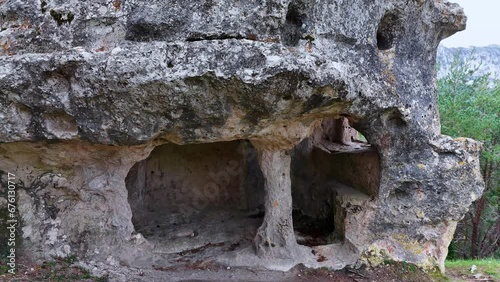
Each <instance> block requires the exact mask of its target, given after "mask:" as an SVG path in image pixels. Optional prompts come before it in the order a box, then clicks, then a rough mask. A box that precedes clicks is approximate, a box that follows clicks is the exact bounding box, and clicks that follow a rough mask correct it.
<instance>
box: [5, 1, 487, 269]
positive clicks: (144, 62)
mask: <svg viewBox="0 0 500 282" xmlns="http://www.w3.org/2000/svg"><path fill="white" fill-rule="evenodd" d="M465 20H466V17H465V15H464V14H463V11H462V9H461V8H460V7H459V6H458V5H456V4H451V3H448V2H447V1H444V0H411V1H400V0H385V1H364V0H353V1H342V0H335V1H329V0H328V1H327V0H315V1H305V0H291V1H290V0H270V1H228V0H219V1H215V0H197V1H156V0H155V1H139V0H112V1H111V0H110V1H103V0H94V1H59V0H42V1H38V0H37V1H34V0H33V1H21V0H3V1H2V0H0V46H1V47H2V48H0V119H1V122H0V142H1V143H0V172H2V175H5V173H7V172H12V173H15V174H16V176H17V181H18V190H19V199H18V202H19V212H20V214H21V216H22V217H23V220H24V227H23V237H24V246H25V249H26V250H27V251H28V252H31V253H33V254H35V255H36V256H48V255H60V256H65V255H69V254H77V255H79V256H80V257H81V258H88V259H93V258H106V257H107V256H108V255H110V254H115V256H117V259H118V260H124V261H127V262H130V263H133V260H132V259H130V256H131V255H130V253H134V252H136V253H141V252H142V253H141V256H142V257H147V255H145V254H147V252H148V249H147V247H144V245H140V244H139V245H134V244H133V240H135V239H134V238H136V239H137V238H140V236H139V237H138V235H133V231H134V225H133V223H132V214H133V213H134V210H133V209H135V208H136V207H137V206H140V205H139V204H140V203H137V202H134V200H135V199H134V198H131V194H128V192H130V193H131V191H135V190H133V189H132V188H133V187H132V188H131V187H130V185H133V184H130V185H128V184H129V183H139V182H140V183H142V184H144V182H141V180H140V179H141V176H140V173H148V171H141V170H137V166H140V164H141V161H142V160H144V159H146V158H147V156H148V155H149V153H150V152H151V151H152V150H153V148H154V147H156V146H159V145H161V144H165V143H175V144H177V145H186V144H199V143H213V142H222V141H233V140H250V141H251V143H252V144H257V145H256V146H255V148H253V149H251V150H252V152H254V153H253V154H254V156H253V157H252V158H250V160H249V159H245V158H246V157H242V158H239V157H234V159H235V160H237V161H238V162H239V163H238V166H241V169H242V170H243V171H244V172H243V174H241V175H238V179H237V180H236V179H235V180H234V181H233V180H231V181H233V182H232V184H231V185H232V186H231V187H232V188H231V189H233V188H234V189H236V190H234V191H240V190H238V189H244V190H245V189H246V190H245V191H247V193H246V195H247V196H245V197H247V198H245V199H243V200H244V201H248V202H250V203H259V201H260V199H258V198H260V196H259V197H256V196H255V195H252V192H251V191H252V190H251V189H249V188H248V187H250V186H252V185H253V186H255V187H258V188H259V189H260V190H259V189H257V188H255V193H261V192H258V191H265V192H266V196H265V197H264V198H265V199H263V200H262V203H264V207H265V216H264V222H263V225H262V226H261V228H259V229H258V231H257V230H256V232H257V237H256V239H255V244H254V247H255V250H254V252H253V253H252V254H253V256H262V257H265V258H266V260H265V263H261V264H263V265H262V266H264V267H270V268H279V269H283V268H285V269H286V267H290V266H292V265H293V264H295V263H299V262H304V263H306V264H307V265H310V266H329V267H335V268H341V267H344V266H345V265H347V264H350V265H354V264H355V263H356V261H358V262H370V263H377V262H380V261H381V260H383V259H396V260H405V261H409V262H413V263H417V264H419V265H422V266H425V267H429V268H430V267H434V266H439V267H440V268H443V267H444V266H443V261H444V258H445V256H446V253H447V251H446V249H447V246H448V244H449V242H450V240H451V236H452V233H453V230H454V228H455V225H456V222H457V221H458V220H460V219H461V217H462V216H463V214H464V213H465V211H466V210H467V208H468V207H469V205H470V204H471V202H472V201H474V200H475V199H476V198H478V197H479V196H480V195H481V193H482V189H483V184H482V180H481V176H480V173H479V161H478V152H479V150H480V144H478V143H476V142H475V141H473V140H470V139H457V140H453V139H451V138H449V137H446V136H442V135H440V123H439V114H438V109H437V105H436V95H437V93H436V77H435V68H434V66H435V58H436V48H437V46H438V44H439V42H440V40H442V39H443V38H445V37H447V36H450V35H452V34H453V33H455V32H457V31H459V30H462V29H464V28H465ZM341 118H342V119H341ZM328 120H330V121H332V120H333V121H334V123H337V125H343V126H346V127H347V126H348V127H350V126H352V127H354V128H355V129H356V130H358V131H360V132H362V133H363V135H364V136H365V137H366V139H367V140H368V141H369V143H370V145H371V146H368V145H366V144H364V145H363V144H361V143H358V142H356V140H355V137H356V136H355V132H353V131H351V132H350V135H343V134H344V133H345V132H344V133H342V132H343V131H342V130H340V131H337V132H336V131H335V130H333V131H331V132H327V131H322V127H321V126H322V124H325V122H327V121H328ZM335 120H337V121H335ZM315 132H316V133H315ZM318 132H319V133H318ZM323 133H324V134H323ZM318 136H319V137H318ZM328 136H329V137H328ZM346 136H348V138H345V137H346ZM318 138H320V139H321V138H323V139H322V141H321V140H319V139H318ZM241 142H247V141H241ZM301 142H302V143H301ZM247 143H248V142H247ZM299 143H300V144H301V145H299ZM221 144H223V143H221ZM297 145H299V146H297ZM189 146H191V145H189ZM200 146H203V145H200ZM215 146H222V147H225V146H224V145H220V144H219V145H215ZM246 146H250V145H248V144H247V145H246ZM250 147H251V146H250ZM204 148H205V150H208V151H209V150H210V149H209V147H204ZM357 149H362V150H364V152H362V153H356V152H355V150H357ZM185 150H186V152H188V153H189V148H188V147H186V149H185ZM227 150H231V146H227ZM253 150H256V151H253ZM208 151H207V152H208ZM335 153H339V155H330V154H335ZM231 154H233V153H228V156H232V155H231ZM173 155H175V154H173ZM171 156H172V155H168V156H166V157H165V156H163V157H158V158H159V159H162V158H163V159H167V160H169V158H170V157H171ZM247 157H248V155H247ZM255 157H257V159H255ZM186 159H188V160H189V158H186ZM210 159H215V157H207V158H206V160H207V161H209V160H210ZM222 159H223V158H221V159H220V160H222ZM294 160H295V161H294ZM191 161H194V160H191ZM136 163H139V164H137V165H136V168H134V169H132V172H131V174H129V172H130V169H131V168H132V167H133V166H134V164H136ZM257 163H258V164H259V165H260V170H259V168H258V167H257ZM173 164H174V163H171V164H167V165H165V164H163V165H158V166H157V168H158V170H161V171H159V173H165V174H168V173H169V171H167V170H168V169H167V168H168V167H169V165H173ZM213 164H214V168H220V167H224V165H223V164H220V163H219V164H218V163H217V162H216V160H214V163H213ZM290 166H291V169H290ZM188 167H189V166H188ZM193 167H196V164H194V165H193ZM349 167H352V169H350V168H349ZM155 173H156V172H155ZM318 173H319V174H318ZM127 174H129V178H130V177H132V178H134V179H132V180H131V182H127V185H126V182H125V179H126V177H127ZM138 175H139V176H138ZM181 175H184V178H183V179H184V180H186V179H188V178H189V177H191V178H193V177H194V180H195V181H194V182H193V187H195V186H197V185H198V186H199V185H203V183H202V182H204V180H203V178H198V179H196V177H195V176H187V175H188V174H187V173H181ZM174 176H176V175H175V173H174V175H170V176H169V177H170V178H172V177H174ZM137 179H139V180H137ZM164 179H168V177H166V178H164ZM183 179H180V180H179V181H182V180H183ZM2 181H4V178H2ZM134 181H139V182H134ZM196 181H198V182H196ZM315 181H319V182H320V183H319V184H318V185H316V184H315V183H316V182H315ZM339 182H340V183H342V184H340V183H339ZM145 183H148V182H145ZM299 183H301V185H299ZM4 184H5V183H4V182H2V190H0V193H2V194H1V195H3V193H4V190H5V186H4ZM142 184H141V185H142ZM137 185H139V184H137ZM238 185H241V186H240V187H238ZM245 185H246V186H245ZM346 185H347V186H346ZM127 186H129V187H128V188H129V190H128V192H127ZM139 186H140V185H139ZM160 186H161V185H160ZM160 186H158V187H160ZM167 186H168V185H166V186H164V187H167ZM233 186H234V187H233ZM348 186H349V187H348ZM134 187H135V188H137V187H136V186H134ZM242 187H243V188H242ZM245 187H247V188H245ZM346 187H347V188H346ZM130 189H132V190H130ZM165 189H168V187H167V188H165ZM188 189H189V187H188ZM264 189H265V190H264ZM308 189H311V190H308ZM248 191H250V192H248ZM164 192H165V191H163V192H161V193H164ZM167 193H168V192H167ZM292 195H304V197H305V198H304V199H308V201H305V200H304V199H302V200H298V199H293V197H292ZM251 197H254V199H250V198H251ZM219 200H220V199H219ZM149 201H150V202H151V201H153V200H149ZM0 203H2V201H0ZM218 203H219V204H220V205H221V204H222V202H221V201H219V202H218ZM136 204H137V205H136ZM155 204H159V203H155ZM131 205H132V209H131ZM250 206H252V205H250ZM257 206H258V204H255V205H253V206H252V208H255V207H257ZM296 207H297V208H299V209H301V210H302V212H304V213H309V216H313V217H317V218H324V217H327V213H328V212H325V211H329V212H330V213H332V214H334V216H333V217H334V220H333V221H334V222H335V225H336V232H337V233H342V234H341V235H342V236H341V237H342V240H343V243H341V244H340V245H339V244H337V245H335V244H332V245H331V246H330V247H328V246H318V247H316V249H315V251H316V253H323V254H326V258H327V260H326V261H319V260H317V259H316V258H314V257H307V256H306V255H302V254H303V253H302V251H301V250H303V247H304V246H298V245H297V242H296V241H295V240H296V238H295V237H294V236H295V235H294V232H293V231H294V230H293V224H292V222H291V219H292V214H291V213H292V208H296ZM2 208H3V207H2ZM332 209H334V210H332ZM332 224H334V223H332ZM130 240H132V241H130ZM273 245H274V246H275V247H276V248H275V247H273ZM134 248H135V249H134ZM141 248H142V249H141ZM273 248H275V249H273ZM132 249H133V250H135V251H131V250H132ZM139 249H140V250H139ZM117 250H118V251H117ZM119 250H121V251H119ZM124 250H128V251H124ZM116 254H118V255H116ZM343 255H345V256H343ZM308 256H312V255H310V252H309V253H308ZM241 257H244V255H243V254H242V253H239V254H238V255H237V256H236V258H241ZM273 259H276V261H282V259H288V262H287V264H286V265H287V266H283V265H281V266H276V265H273ZM221 261H224V260H223V259H221ZM254 261H255V260H252V259H248V260H246V259H235V260H226V262H227V263H230V264H239V265H241V264H245V262H247V263H251V262H254ZM143 263H144V261H143ZM256 264H258V263H256Z"/></svg>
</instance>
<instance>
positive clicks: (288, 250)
mask: <svg viewBox="0 0 500 282" xmlns="http://www.w3.org/2000/svg"><path fill="white" fill-rule="evenodd" d="M254 145H255V147H256V149H257V156H258V161H259V165H260V168H261V170H262V174H263V176H264V179H265V198H264V206H265V216H264V221H263V223H262V225H261V226H260V227H259V229H258V230H257V235H256V236H255V240H254V243H255V248H256V252H257V255H258V256H260V257H270V258H283V259H285V258H292V257H293V256H294V255H296V254H297V251H298V244H297V240H296V239H295V235H294V232H293V222H292V191H291V179H290V160H291V158H290V155H289V153H288V151H287V150H284V149H276V148H269V147H265V146H262V145H260V144H255V143H254Z"/></svg>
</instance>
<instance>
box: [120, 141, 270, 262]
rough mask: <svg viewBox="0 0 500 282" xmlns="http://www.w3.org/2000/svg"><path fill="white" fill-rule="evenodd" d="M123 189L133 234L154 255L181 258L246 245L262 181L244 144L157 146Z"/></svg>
mask: <svg viewBox="0 0 500 282" xmlns="http://www.w3.org/2000/svg"><path fill="white" fill-rule="evenodd" d="M126 186H127V190H128V199H129V203H130V206H131V209H132V222H133V224H134V227H135V230H136V231H137V232H139V233H141V234H142V235H143V236H144V237H145V238H146V239H148V241H149V242H150V243H152V244H154V246H155V252H157V253H163V254H176V253H177V254H179V253H180V254H181V255H183V259H188V258H189V256H190V255H195V254H196V255H197V256H199V255H200V254H202V255H203V254H204V255H206V256H213V255H214V254H215V253H216V252H226V251H232V250H235V249H237V248H243V247H245V246H248V245H250V244H251V242H252V241H253V239H254V236H255V233H256V230H257V228H258V227H259V226H260V224H261V223H262V220H263V216H264V211H263V200H264V188H263V187H264V180H263V176H262V173H261V170H260V168H259V166H258V163H257V158H256V153H255V150H254V148H253V147H252V145H251V144H250V142H248V141H243V140H241V141H231V142H219V143H210V144H196V145H175V144H164V145H161V146H158V147H156V148H155V149H154V150H153V151H152V152H151V154H150V156H149V157H148V158H147V159H145V160H143V161H141V162H138V163H136V164H135V165H134V166H133V167H132V168H131V170H130V172H129V174H128V175H127V178H126ZM208 249H210V250H208ZM201 251H203V252H201ZM214 252H215V253H214ZM186 256H187V258H186ZM198 259H199V257H198Z"/></svg>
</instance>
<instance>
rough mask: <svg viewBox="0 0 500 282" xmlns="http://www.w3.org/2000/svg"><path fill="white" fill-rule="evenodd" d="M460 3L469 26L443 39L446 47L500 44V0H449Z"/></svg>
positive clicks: (442, 42)
mask: <svg viewBox="0 0 500 282" xmlns="http://www.w3.org/2000/svg"><path fill="white" fill-rule="evenodd" d="M449 1H450V2H455V3H458V4H460V6H462V8H464V10H465V15H467V28H466V29H465V30H464V31H461V32H457V33H455V34H454V35H452V36H451V37H449V38H447V39H445V40H443V41H441V44H442V45H444V46H446V47H469V46H488V45H491V44H497V45H500V0H449Z"/></svg>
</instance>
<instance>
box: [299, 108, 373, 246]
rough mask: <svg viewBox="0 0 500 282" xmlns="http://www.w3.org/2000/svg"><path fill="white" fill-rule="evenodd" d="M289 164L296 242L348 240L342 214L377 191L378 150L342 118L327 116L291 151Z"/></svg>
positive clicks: (313, 243) (314, 243)
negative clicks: (309, 135) (311, 133)
mask: <svg viewBox="0 0 500 282" xmlns="http://www.w3.org/2000/svg"><path fill="white" fill-rule="evenodd" d="M291 165H292V168H291V169H292V171H291V173H292V197H293V208H294V212H293V221H294V222H293V223H294V229H295V233H296V238H297V242H298V243H299V244H301V245H306V246H321V245H331V244H334V245H335V244H337V243H341V242H343V241H344V240H345V239H349V236H350V235H351V234H346V224H348V221H347V217H348V216H350V215H352V214H355V213H357V212H360V211H361V210H362V209H363V207H362V205H361V204H360V203H363V201H369V200H370V199H371V198H372V197H376V195H377V193H378V186H379V177H380V176H379V170H380V168H379V157H378V154H377V152H376V151H375V150H374V149H373V148H372V147H371V145H370V144H369V143H368V142H367V140H366V138H365V137H364V136H363V135H362V134H361V133H359V132H358V131H357V130H355V129H354V128H352V126H351V123H350V121H349V120H348V119H347V118H345V117H342V118H340V119H333V118H326V119H324V120H323V121H322V122H321V124H320V126H319V127H318V128H317V129H316V131H315V132H314V133H313V136H311V137H310V138H308V139H306V140H304V141H303V142H301V143H300V144H299V145H298V146H297V147H296V148H295V149H294V150H293V153H292V164H291ZM358 232H363V230H358Z"/></svg>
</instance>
